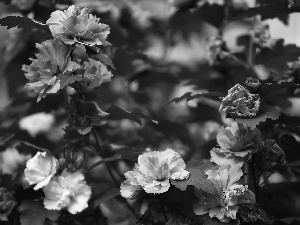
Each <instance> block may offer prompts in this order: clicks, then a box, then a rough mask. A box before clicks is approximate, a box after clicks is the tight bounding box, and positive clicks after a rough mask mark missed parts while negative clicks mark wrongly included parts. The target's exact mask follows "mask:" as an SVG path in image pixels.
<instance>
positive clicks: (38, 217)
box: [19, 200, 59, 225]
mask: <svg viewBox="0 0 300 225" xmlns="http://www.w3.org/2000/svg"><path fill="white" fill-rule="evenodd" d="M19 211H20V213H21V216H20V221H21V225H41V224H44V222H45V220H46V218H48V219H50V220H51V221H55V220H57V219H58V217H59V211H57V210H47V209H45V207H44V204H43V203H42V202H41V201H31V200H24V201H22V204H21V205H20V206H19Z"/></svg>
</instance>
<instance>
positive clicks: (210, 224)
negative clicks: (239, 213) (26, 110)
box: [203, 215, 238, 225]
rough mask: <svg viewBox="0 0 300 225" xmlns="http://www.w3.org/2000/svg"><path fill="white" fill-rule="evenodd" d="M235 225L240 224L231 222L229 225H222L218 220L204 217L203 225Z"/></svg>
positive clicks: (207, 216)
mask: <svg viewBox="0 0 300 225" xmlns="http://www.w3.org/2000/svg"><path fill="white" fill-rule="evenodd" d="M224 224H227V225H233V224H236V225H237V224H238V223H234V222H229V223H222V222H221V221H220V220H218V219H217V218H211V217H209V215H204V216H203V225H224Z"/></svg>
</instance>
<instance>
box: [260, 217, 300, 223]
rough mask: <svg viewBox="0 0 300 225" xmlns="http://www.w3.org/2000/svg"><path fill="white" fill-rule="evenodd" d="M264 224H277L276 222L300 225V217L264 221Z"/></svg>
mask: <svg viewBox="0 0 300 225" xmlns="http://www.w3.org/2000/svg"><path fill="white" fill-rule="evenodd" d="M264 222H265V223H266V224H276V222H284V223H285V224H292V223H293V222H296V224H299V223H300V217H287V218H282V219H277V220H264ZM280 224H281V223H280Z"/></svg>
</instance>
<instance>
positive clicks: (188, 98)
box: [165, 91, 225, 106]
mask: <svg viewBox="0 0 300 225" xmlns="http://www.w3.org/2000/svg"><path fill="white" fill-rule="evenodd" d="M192 94H193V93H192V92H187V93H185V94H184V95H182V96H181V97H178V98H174V99H172V100H171V101H170V102H168V103H167V104H166V105H165V106H167V105H169V104H171V103H172V102H175V103H178V102H180V101H182V100H184V99H186V101H187V102H188V101H191V100H194V99H196V98H200V97H213V98H216V97H217V98H219V97H224V96H225V95H224V94H223V93H221V92H218V91H213V92H208V93H197V94H194V95H192Z"/></svg>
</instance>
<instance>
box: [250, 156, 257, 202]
mask: <svg viewBox="0 0 300 225" xmlns="http://www.w3.org/2000/svg"><path fill="white" fill-rule="evenodd" d="M250 165H251V170H252V178H253V185H254V191H255V196H256V202H257V203H258V188H257V185H256V174H255V167H254V162H253V161H252V162H251V163H250Z"/></svg>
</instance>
